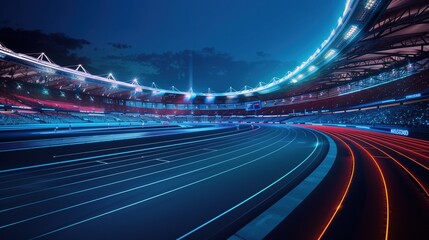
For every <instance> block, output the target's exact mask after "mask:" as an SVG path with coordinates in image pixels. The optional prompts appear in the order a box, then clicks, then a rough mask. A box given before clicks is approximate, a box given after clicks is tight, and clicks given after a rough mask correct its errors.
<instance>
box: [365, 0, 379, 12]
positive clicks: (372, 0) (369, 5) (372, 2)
mask: <svg viewBox="0 0 429 240" xmlns="http://www.w3.org/2000/svg"><path fill="white" fill-rule="evenodd" d="M376 2H377V1H376V0H368V2H366V5H365V8H366V9H368V10H370V9H371V8H372V7H374V5H375V3H376Z"/></svg>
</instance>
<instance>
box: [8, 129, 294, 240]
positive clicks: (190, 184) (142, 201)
mask: <svg viewBox="0 0 429 240" xmlns="http://www.w3.org/2000/svg"><path fill="white" fill-rule="evenodd" d="M295 138H296V137H295ZM276 143H277V142H275V143H272V144H270V145H269V146H271V145H275V144H276ZM286 146H287V145H284V146H282V147H280V148H277V149H276V150H273V151H271V152H270V153H267V154H265V155H263V156H261V157H258V158H255V159H253V160H252V161H247V162H245V163H243V164H240V165H237V166H235V167H233V168H229V169H227V170H224V171H222V172H219V173H216V174H213V175H210V176H208V177H205V178H202V179H200V180H197V181H194V182H191V183H188V184H185V185H182V186H180V187H177V188H174V189H172V190H169V191H166V192H163V193H160V194H157V195H154V196H152V197H149V198H145V199H142V200H140V201H137V202H134V203H131V204H128V205H125V206H122V207H120V208H116V209H113V210H111V211H108V212H105V213H102V214H99V215H96V216H93V217H90V218H87V219H84V220H81V221H78V222H75V223H72V224H69V225H66V226H64V227H61V228H58V229H55V230H53V231H49V232H47V233H44V234H41V235H38V236H36V237H34V238H33V239H38V238H41V237H45V236H47V235H51V234H53V233H56V232H59V231H62V230H65V229H68V228H71V227H74V226H77V225H79V224H82V223H85V222H88V221H91V220H94V219H97V218H100V217H103V216H106V215H109V214H112V213H115V212H118V211H120V210H123V209H126V208H130V207H132V206H135V205H138V204H141V203H144V202H147V201H149V200H152V199H155V198H159V197H161V196H164V195H167V194H169V193H172V192H176V191H178V190H181V189H184V188H187V187H189V186H192V185H195V184H198V183H200V182H204V181H207V180H209V179H212V178H214V177H217V176H219V175H223V174H225V173H227V172H231V171H233V170H235V169H238V168H241V167H243V166H246V165H248V164H251V163H253V162H256V161H258V160H260V159H262V158H265V157H267V156H269V155H271V154H273V153H275V152H278V151H280V150H281V149H283V148H285V147H286ZM264 148H266V147H264ZM261 149H262V148H261ZM245 155H248V153H247V154H243V155H242V156H245ZM68 209H69V208H68ZM66 210H67V209H66ZM2 227H3V226H2ZM2 227H0V229H1V228H2Z"/></svg>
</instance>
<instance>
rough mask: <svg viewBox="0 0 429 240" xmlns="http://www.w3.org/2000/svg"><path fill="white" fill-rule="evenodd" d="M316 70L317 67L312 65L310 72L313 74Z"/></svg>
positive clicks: (309, 68)
mask: <svg viewBox="0 0 429 240" xmlns="http://www.w3.org/2000/svg"><path fill="white" fill-rule="evenodd" d="M314 70H316V66H314V65H311V66H310V67H308V71H309V72H313V71H314Z"/></svg>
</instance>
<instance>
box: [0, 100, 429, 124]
mask: <svg viewBox="0 0 429 240" xmlns="http://www.w3.org/2000/svg"><path fill="white" fill-rule="evenodd" d="M130 122H133V123H143V124H144V123H163V122H168V123H310V122H311V123H323V124H352V125H370V126H377V125H383V126H386V125H394V126H404V127H429V101H422V102H417V103H411V104H399V103H395V104H394V105H392V104H391V105H384V106H383V105H381V106H373V107H370V108H366V109H365V108H362V109H353V110H343V111H336V112H325V113H318V114H309V113H308V114H301V115H297V114H290V115H289V116H287V115H284V116H266V115H259V116H257V115H247V116H246V115H232V116H231V115H227V116H221V115H215V116H207V115H200V116H198V115H158V116H156V115H141V114H137V113H129V114H122V113H110V114H107V113H77V112H57V111H43V112H38V111H30V110H13V111H1V112H0V125H16V124H43V123H70V124H72V123H130Z"/></svg>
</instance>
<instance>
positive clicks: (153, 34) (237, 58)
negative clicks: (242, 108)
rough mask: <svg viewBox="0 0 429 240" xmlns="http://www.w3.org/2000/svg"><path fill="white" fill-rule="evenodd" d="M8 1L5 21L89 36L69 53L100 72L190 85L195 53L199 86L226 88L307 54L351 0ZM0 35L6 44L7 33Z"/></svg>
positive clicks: (275, 71)
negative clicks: (192, 60)
mask: <svg viewBox="0 0 429 240" xmlns="http://www.w3.org/2000/svg"><path fill="white" fill-rule="evenodd" d="M2 5H3V7H2V8H3V10H2V14H1V16H0V27H10V28H13V29H24V30H41V32H42V33H44V34H50V33H63V34H65V35H66V36H67V37H69V38H73V39H83V40H86V41H87V42H88V44H82V46H81V48H80V47H77V48H74V49H69V51H68V52H67V54H68V55H72V54H73V53H74V54H75V55H78V56H79V57H80V56H82V57H87V58H89V61H88V64H90V65H91V66H90V67H89V68H90V69H93V71H92V72H94V73H96V74H101V73H105V72H109V71H112V72H113V73H115V74H116V76H117V78H120V80H123V81H129V80H131V79H132V78H134V77H137V78H138V79H139V81H140V82H141V83H142V84H150V83H151V82H152V81H155V82H157V83H158V85H160V86H161V87H164V88H168V87H170V86H171V85H175V86H177V87H180V88H181V90H186V88H187V87H188V86H189V82H188V79H189V76H188V71H187V66H188V63H189V55H190V54H191V55H195V56H196V57H194V77H193V78H194V88H198V89H199V90H201V91H205V89H206V88H207V87H212V88H214V89H216V90H217V91H223V90H224V89H226V88H227V87H228V86H230V85H232V86H233V87H234V88H237V89H239V88H241V87H242V86H244V85H245V84H247V85H251V86H252V85H253V86H254V85H255V84H257V82H259V81H265V82H268V81H269V80H270V79H271V78H272V77H281V76H282V75H284V74H285V73H286V72H287V71H288V70H291V69H292V68H293V67H295V65H297V64H299V63H300V62H302V61H304V60H306V59H307V57H308V56H309V55H310V54H312V53H313V52H314V51H315V50H316V49H317V47H319V45H320V44H321V42H322V41H323V40H324V39H325V38H327V37H328V35H329V33H330V31H331V30H332V29H333V28H334V27H335V26H336V23H337V19H338V17H339V16H340V15H341V13H342V11H343V10H344V5H345V0H307V1H305V0H299V1H295V0H294V1H289V0H264V1H259V0H258V1H256V0H254V1H244V0H152V1H144V0H122V1H116V0H104V1H88V0H86V1H85V0H73V1H48V0H40V1H34V0H33V1H28V0H26V1H24V0H14V1H5V2H4V3H2ZM17 36H20V35H17ZM26 41H32V40H31V39H26ZM0 42H3V43H5V42H4V40H2V36H1V35H0ZM5 44H6V43H5ZM6 45H10V44H6ZM204 48H210V49H211V50H210V51H208V50H207V49H206V50H203V49H204ZM213 48H214V49H213ZM13 50H16V49H13ZM185 50H189V51H185ZM54 60H55V59H54ZM198 61H207V62H205V63H202V62H198ZM261 65H262V66H264V67H263V68H262V67H260V66H261ZM240 69H241V70H242V71H240ZM206 73H207V74H206ZM167 78H168V79H167Z"/></svg>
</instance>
